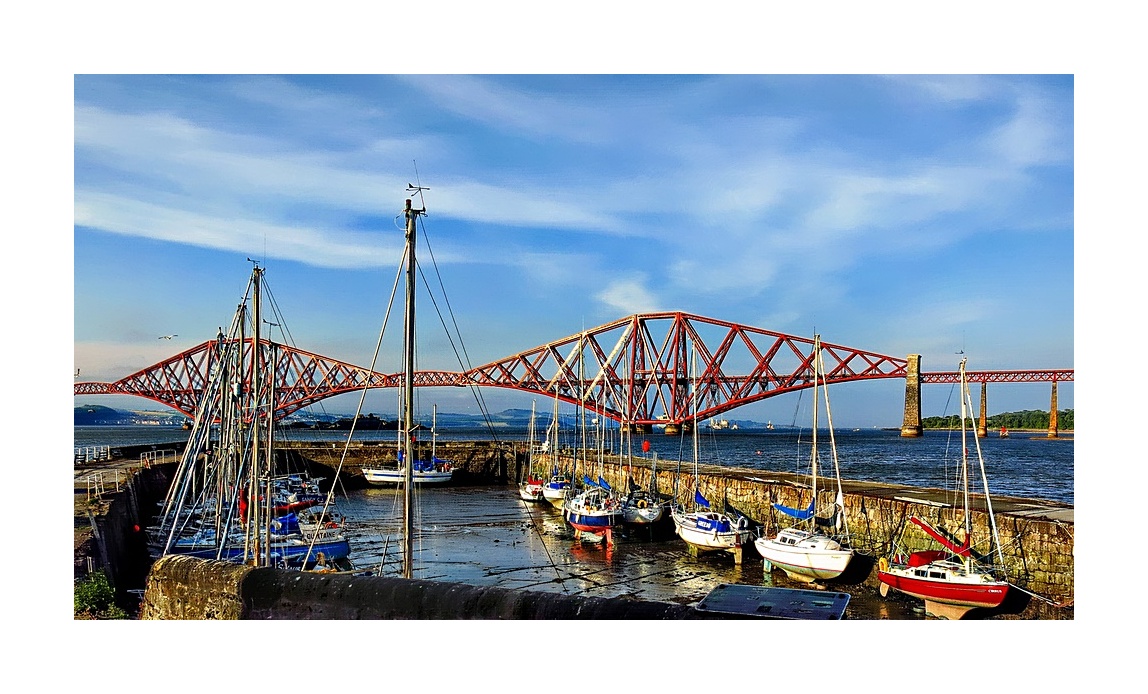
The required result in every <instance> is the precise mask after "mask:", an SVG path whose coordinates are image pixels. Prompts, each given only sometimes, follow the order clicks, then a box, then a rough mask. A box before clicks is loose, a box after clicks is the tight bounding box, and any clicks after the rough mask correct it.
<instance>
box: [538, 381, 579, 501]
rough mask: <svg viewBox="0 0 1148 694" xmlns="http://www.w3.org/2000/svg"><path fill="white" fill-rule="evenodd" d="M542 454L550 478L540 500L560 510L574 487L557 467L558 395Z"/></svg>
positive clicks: (556, 395) (545, 483)
mask: <svg viewBox="0 0 1148 694" xmlns="http://www.w3.org/2000/svg"><path fill="white" fill-rule="evenodd" d="M542 452H543V453H547V454H549V456H550V460H551V461H552V464H551V466H550V478H549V479H547V480H546V481H545V482H544V483H543V484H542V498H543V499H544V500H546V501H547V502H548V503H549V504H550V505H551V506H553V507H554V508H556V509H558V510H562V505H563V504H565V503H566V497H567V496H569V495H570V493H571V492H572V491H573V487H574V485H573V484H571V482H570V477H569V475H567V474H565V473H564V472H562V469H561V468H560V467H559V465H558V394H557V392H555V394H554V416H553V417H552V418H551V420H550V426H549V427H548V428H547V429H546V440H545V441H543V442H542Z"/></svg>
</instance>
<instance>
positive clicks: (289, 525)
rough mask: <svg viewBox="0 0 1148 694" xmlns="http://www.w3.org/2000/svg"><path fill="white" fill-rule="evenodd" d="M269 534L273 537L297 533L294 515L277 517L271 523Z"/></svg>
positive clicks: (297, 527) (297, 526) (296, 522)
mask: <svg viewBox="0 0 1148 694" xmlns="http://www.w3.org/2000/svg"><path fill="white" fill-rule="evenodd" d="M271 532H272V533H273V534H275V535H289V534H291V533H297V532H299V519H298V518H297V517H296V516H295V514H294V513H288V514H287V515H285V516H279V517H278V518H276V519H275V520H273V521H271Z"/></svg>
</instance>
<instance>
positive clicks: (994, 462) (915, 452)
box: [74, 426, 1075, 504]
mask: <svg viewBox="0 0 1148 694" xmlns="http://www.w3.org/2000/svg"><path fill="white" fill-rule="evenodd" d="M568 429H570V430H571V431H572V430H573V427H569V428H568ZM74 431H75V445H76V446H77V447H80V446H92V445H110V446H112V447H115V446H118V445H131V444H150V443H155V444H160V443H166V442H172V441H186V440H187V432H186V431H184V430H182V429H179V428H177V427H148V426H120V427H117V426H109V427H75V428H74ZM492 431H493V435H492V433H491V432H492ZM437 435H438V439H439V440H441V441H448V440H491V439H492V436H496V437H497V438H498V439H499V440H501V441H516V442H521V443H524V442H525V441H526V440H527V431H526V429H525V427H523V428H521V429H518V428H511V427H496V428H494V429H492V430H488V429H480V428H472V427H458V428H446V427H440V428H439V429H438V432H437ZM283 436H284V437H285V438H287V439H289V440H293V441H307V440H314V441H332V440H341V439H345V437H346V432H339V431H312V430H289V431H286V432H284V434H283ZM564 436H565V435H564ZM818 436H819V440H820V447H821V449H822V450H823V451H824V449H825V442H826V437H827V436H828V432H827V431H821V432H820V433H819V434H818ZM834 437H835V439H836V442H837V453H838V457H839V459H840V465H841V475H842V477H844V478H846V479H850V480H858V481H860V480H865V481H870V482H884V483H889V484H906V485H911V486H916V487H941V488H949V487H952V485H953V479H954V478H953V475H954V474H955V470H954V469H953V465H952V461H953V460H954V458H955V457H956V454H957V452H958V451H959V450H960V445H961V442H960V432H959V431H940V430H929V431H926V432H925V435H924V436H921V437H919V438H902V437H901V434H900V430H898V429H860V430H848V429H847V430H843V431H835V432H834ZM699 438H700V439H701V443H700V446H699V448H700V451H699V458H700V462H702V463H703V464H713V465H731V466H734V467H744V468H752V469H759V470H770V471H776V472H800V471H807V470H806V469H805V468H802V467H800V466H801V465H803V464H806V465H807V462H806V461H807V456H808V452H809V439H810V433H809V430H808V428H806V429H804V430H799V429H788V428H786V429H775V430H772V431H766V430H763V429H758V430H736V431H731V430H724V431H712V430H706V429H705V428H704V427H703V429H702V430H701V431H700V436H699ZM355 439H356V440H363V441H379V440H382V441H390V440H394V439H395V432H393V431H368V432H355ZM644 439H645V440H648V441H649V442H650V445H651V446H650V447H651V451H652V452H655V453H657V454H658V459H659V461H661V463H659V465H661V464H663V463H664V464H665V465H666V466H667V468H666V469H669V467H668V466H676V465H678V464H679V461H688V462H683V463H681V464H682V465H686V466H689V465H692V464H693V452H692V443H691V440H690V438H689V437H681V436H667V435H665V434H663V433H661V432H658V431H656V430H655V432H654V433H651V434H649V435H647V436H645V437H644ZM641 440H642V438H641V437H637V436H635V437H634V443H633V445H634V446H635V448H636V447H637V446H638V445H640V442H641ZM561 445H567V444H566V443H565V441H563V442H562V443H561ZM569 445H571V446H572V445H573V439H572V438H571V441H570V443H569ZM969 445H970V446H972V445H973V444H972V442H971V441H970V442H969ZM980 445H981V447H982V450H983V452H984V458H985V466H986V469H987V471H988V477H989V485H990V487H989V489H990V491H991V492H992V493H993V494H999V495H1003V496H1017V497H1023V498H1031V499H1045V500H1048V501H1059V502H1062V503H1066V504H1073V503H1075V502H1074V486H1075V485H1074V453H1073V448H1074V446H1075V443H1074V441H1073V440H1072V435H1071V434H1068V435H1064V436H1063V437H1062V438H1060V439H1053V440H1050V439H1048V438H1047V434H1046V433H1045V432H1013V433H1012V435H1011V436H1009V437H1008V438H1003V439H1002V438H999V437H998V436H996V435H995V434H990V435H989V436H987V437H985V438H982V439H980ZM605 446H606V447H607V448H609V449H611V450H615V451H616V450H617V449H618V448H619V444H618V443H617V432H616V431H614V432H613V433H612V434H610V433H608V434H607V435H606V440H605ZM592 448H593V446H592ZM803 456H804V457H803Z"/></svg>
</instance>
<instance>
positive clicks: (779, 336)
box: [75, 312, 1073, 436]
mask: <svg viewBox="0 0 1148 694" xmlns="http://www.w3.org/2000/svg"><path fill="white" fill-rule="evenodd" d="M224 343H225V340H224V339H221V338H217V339H215V340H208V341H206V342H204V343H202V344H200V345H197V346H195V347H193V348H191V349H189V350H186V351H184V352H181V353H179V354H176V355H175V356H172V357H170V358H168V359H166V360H164V361H162V362H160V363H158V364H154V365H152V366H149V367H147V368H145V369H142V370H140V371H137V372H136V373H133V374H131V375H128V376H125V377H124V378H121V379H120V380H118V381H115V382H112V383H98V382H79V383H76V384H75V394H76V395H98V394H115V395H136V396H139V397H143V398H148V399H150V400H154V401H156V402H159V403H162V404H164V405H167V406H169V407H171V408H174V409H175V410H178V411H179V412H181V413H183V414H184V415H186V416H188V417H192V418H194V417H195V414H196V410H197V403H199V402H200V400H201V398H202V396H203V393H204V389H205V388H206V384H207V383H209V381H210V375H211V373H212V369H213V368H215V367H216V365H217V364H218V362H219V358H220V355H221V354H222V353H223V348H224V346H225V344H224ZM821 346H822V350H823V351H822V355H823V358H824V361H825V371H826V382H827V383H845V382H849V381H865V380H871V379H878V378H903V379H905V381H906V386H905V418H904V421H903V424H902V428H901V434H902V436H920V435H921V416H920V386H921V384H925V383H956V382H958V379H959V376H958V373H957V372H955V371H953V372H948V371H946V372H929V373H922V372H921V371H920V356H919V355H913V354H910V355H908V357H907V358H899V357H892V356H888V355H884V354H878V353H875V352H868V351H865V350H860V349H856V348H853V347H846V346H843V345H837V344H833V343H829V342H825V341H822V342H821ZM812 349H813V339H812V338H808V337H799V336H795V335H786V334H783V333H778V332H773V331H769V330H762V329H760V328H753V327H749V326H745V325H738V324H735V323H729V322H726V321H721V320H717V319H713V318H705V317H702V316H697V315H693V314H688V313H682V312H662V313H642V314H635V315H632V316H628V317H626V318H622V319H620V320H617V321H614V322H612V323H607V324H605V325H601V326H598V327H596V328H592V329H589V330H584V331H582V332H580V333H576V334H574V335H570V336H567V337H564V338H562V339H560V340H556V341H554V342H550V343H547V344H545V345H540V346H538V347H535V348H533V349H530V350H527V351H525V352H520V353H518V354H514V355H511V356H508V357H505V358H503V359H500V360H498V361H494V362H491V363H489V364H484V365H482V366H478V367H475V368H471V369H468V370H465V371H418V372H416V373H415V375H414V383H415V386H418V387H446V386H451V387H470V386H479V387H484V386H485V387H498V388H512V389H515V390H521V391H525V392H529V393H537V394H540V395H546V396H550V397H557V398H559V399H560V400H563V401H566V402H569V403H573V404H578V405H584V406H585V407H586V408H588V409H589V410H591V411H594V412H596V413H598V414H600V415H603V416H606V417H609V418H611V419H613V420H615V421H618V422H621V423H623V424H624V425H626V426H631V427H634V428H637V429H639V430H648V428H649V427H651V426H653V425H654V424H665V425H666V428H667V432H671V433H672V432H675V431H678V430H680V427H682V426H683V425H685V426H688V425H689V423H690V422H691V421H693V420H694V418H695V416H696V418H697V419H698V420H699V421H700V420H703V419H709V418H711V417H715V416H717V415H719V414H722V413H724V412H727V411H729V410H732V409H734V408H737V407H740V406H741V405H746V404H748V403H751V402H756V401H758V400H763V399H765V398H771V397H775V396H777V395H781V394H783V393H789V392H793V391H797V390H801V389H803V388H809V387H810V386H812V384H813V361H812V359H813V355H812ZM242 351H243V356H242V359H243V364H244V365H245V367H244V368H245V369H247V370H248V372H249V373H250V369H251V368H252V367H253V366H254V365H255V363H256V362H255V360H256V359H258V360H259V361H258V363H259V365H260V368H261V369H264V370H265V371H264V373H271V374H273V376H272V377H271V378H270V379H267V381H266V382H267V383H270V384H273V385H271V386H269V387H273V388H274V389H275V392H274V402H275V403H276V405H275V416H276V418H282V417H285V416H287V415H289V414H291V413H293V412H295V411H297V410H299V409H301V408H303V407H306V406H308V405H311V404H313V403H316V402H318V401H320V400H323V399H325V398H329V397H333V396H335V395H341V394H343V393H349V392H356V391H361V390H362V389H364V388H398V387H401V385H402V374H401V373H389V374H388V373H381V372H378V371H372V370H370V369H365V368H362V367H359V366H355V365H354V364H349V363H346V362H342V361H339V360H337V359H332V358H329V357H324V356H322V355H319V354H314V353H312V352H307V351H304V350H301V349H297V348H295V347H292V346H289V345H285V344H280V343H276V342H272V341H270V340H267V339H261V340H259V341H258V348H257V349H256V347H255V342H254V340H253V339H252V338H246V339H244V340H243V345H242ZM967 377H968V379H969V381H970V382H979V383H981V413H980V429H981V434H982V435H983V434H984V424H985V411H986V404H987V403H986V400H987V384H988V383H1030V382H1051V383H1052V402H1051V408H1050V410H1051V421H1050V425H1049V435H1050V436H1056V431H1057V426H1056V386H1057V383H1058V382H1061V381H1072V380H1073V371H1072V370H1071V369H1042V370H1025V371H969V372H967ZM247 386H248V387H250V381H248V383H247ZM695 410H696V415H695Z"/></svg>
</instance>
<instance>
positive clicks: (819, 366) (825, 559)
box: [753, 336, 854, 583]
mask: <svg viewBox="0 0 1148 694" xmlns="http://www.w3.org/2000/svg"><path fill="white" fill-rule="evenodd" d="M812 356H813V435H812V436H813V439H812V441H813V443H812V446H811V450H810V476H809V478H810V489H811V490H812V496H811V498H810V501H809V507H808V508H805V509H794V508H789V507H788V506H782V505H781V504H774V505H773V507H774V508H776V509H777V510H779V511H781V512H783V513H785V514H786V515H789V516H792V517H794V518H797V519H798V520H799V521H800V522H799V523H798V524H796V525H792V526H790V527H787V528H784V529H782V530H781V531H780V532H778V533H777V534H776V535H774V536H773V537H765V536H763V537H759V538H757V539H756V540H754V542H753V544H754V548H755V549H757V552H758V554H760V555H761V556H762V558H764V559H765V561H766V562H768V564H767V566H768V565H773V566H776V567H777V568H779V569H781V570H782V571H784V572H785V573H786V575H787V576H789V577H790V578H792V579H795V580H798V581H803V582H806V583H811V582H813V581H817V580H830V579H834V578H837V577H838V576H840V575H841V574H842V573H843V572H844V571H845V569H846V567H848V565H849V562H850V561H851V560H852V559H853V555H854V552H853V549H852V548H851V547H850V542H849V526H848V523H847V522H846V519H845V508H844V507H845V500H844V495H843V493H842V490H841V472H840V468H839V466H838V461H837V445H836V441H835V439H834V436H833V416H832V414H831V411H830V408H829V389H828V386H827V385H826V383H825V364H824V361H823V360H822V355H821V337H820V336H814V338H813V355H812ZM822 395H824V401H825V414H826V417H827V418H828V420H829V421H828V424H829V447H830V449H831V451H832V453H833V471H834V477H835V478H836V481H837V490H836V496H835V497H834V500H833V505H832V507H831V510H830V514H829V517H828V518H824V517H819V516H818V515H817V511H818V507H817V502H818V492H819V489H818V486H817V483H818V464H819V460H818V451H817V413H818V410H820V409H821V399H822V397H821V396H822ZM822 528H830V530H822Z"/></svg>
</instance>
